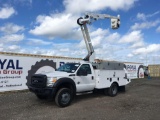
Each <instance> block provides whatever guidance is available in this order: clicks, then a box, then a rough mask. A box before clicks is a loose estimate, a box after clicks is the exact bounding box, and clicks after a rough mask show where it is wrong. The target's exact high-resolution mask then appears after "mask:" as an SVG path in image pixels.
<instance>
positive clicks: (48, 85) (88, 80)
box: [27, 63, 95, 107]
mask: <svg viewBox="0 0 160 120" xmlns="http://www.w3.org/2000/svg"><path fill="white" fill-rule="evenodd" d="M27 86H28V88H29V90H30V91H31V92H33V93H35V94H36V95H37V97H38V98H40V99H44V98H55V101H56V103H57V104H58V105H59V106H61V107H64V106H67V105H69V104H70V102H71V100H72V98H73V97H74V96H75V94H76V93H78V92H86V91H92V90H94V88H95V76H94V70H93V67H92V65H91V64H90V63H82V64H80V63H66V64H64V65H62V66H60V67H59V68H58V69H57V70H56V71H54V72H52V73H43V74H42V73H39V74H35V75H33V76H32V78H31V80H30V81H27ZM62 89H64V91H67V93H68V94H70V95H68V94H66V93H65V94H64V95H67V97H69V98H70V100H69V101H68V103H67V104H62V103H60V100H58V99H61V98H62V97H59V96H60V95H63V90H62ZM59 91H61V92H62V94H60V93H61V92H59ZM65 98H66V97H65Z"/></svg>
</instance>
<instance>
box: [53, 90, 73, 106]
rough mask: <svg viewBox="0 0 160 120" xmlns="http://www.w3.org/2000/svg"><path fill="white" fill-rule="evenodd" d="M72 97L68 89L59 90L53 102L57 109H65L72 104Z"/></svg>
mask: <svg viewBox="0 0 160 120" xmlns="http://www.w3.org/2000/svg"><path fill="white" fill-rule="evenodd" d="M72 99H73V95H72V92H71V90H70V89H68V88H61V89H60V90H59V91H58V92H57V94H56V97H55V102H56V104H57V105H58V106H59V107H67V106H69V105H70V103H71V102H72Z"/></svg>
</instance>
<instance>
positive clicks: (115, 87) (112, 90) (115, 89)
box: [108, 83, 118, 97]
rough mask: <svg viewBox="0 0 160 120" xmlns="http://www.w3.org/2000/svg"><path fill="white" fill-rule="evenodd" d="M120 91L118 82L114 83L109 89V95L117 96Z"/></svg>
mask: <svg viewBox="0 0 160 120" xmlns="http://www.w3.org/2000/svg"><path fill="white" fill-rule="evenodd" d="M117 93H118V85H117V84H116V83H112V85H111V87H110V88H109V89H108V95H109V96H111V97H114V96H116V95H117Z"/></svg>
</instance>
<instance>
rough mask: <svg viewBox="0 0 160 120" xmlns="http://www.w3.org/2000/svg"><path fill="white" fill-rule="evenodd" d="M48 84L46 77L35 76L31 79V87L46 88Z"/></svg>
mask: <svg viewBox="0 0 160 120" xmlns="http://www.w3.org/2000/svg"><path fill="white" fill-rule="evenodd" d="M46 83H47V76H46V75H42V74H35V75H33V76H32V77H31V85H32V86H33V87H38V88H42V87H46Z"/></svg>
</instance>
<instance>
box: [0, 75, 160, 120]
mask: <svg viewBox="0 0 160 120" xmlns="http://www.w3.org/2000/svg"><path fill="white" fill-rule="evenodd" d="M44 119H49V120H50V119H52V120H77V119H78V120H160V78H152V79H150V80H148V79H136V80H132V82H131V83H130V84H129V85H127V87H126V92H125V93H119V94H118V95H117V96H116V97H109V96H104V95H103V94H102V93H101V92H99V93H96V94H87V95H79V96H76V98H75V100H74V101H73V103H72V104H71V105H70V106H69V107H66V108H59V107H57V106H56V104H55V103H54V102H53V101H49V100H39V99H37V98H36V96H35V95H34V94H33V93H30V92H28V91H25V92H9V93H1V94H0V120H44Z"/></svg>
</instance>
